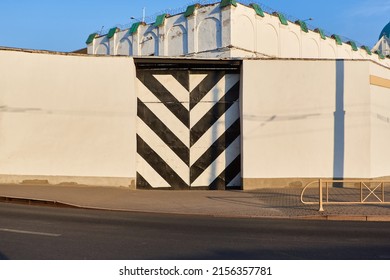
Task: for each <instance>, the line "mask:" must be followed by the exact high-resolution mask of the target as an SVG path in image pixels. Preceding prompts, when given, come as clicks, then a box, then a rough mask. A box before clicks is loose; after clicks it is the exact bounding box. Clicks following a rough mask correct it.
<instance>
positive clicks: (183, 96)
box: [153, 75, 190, 110]
mask: <svg viewBox="0 0 390 280" xmlns="http://www.w3.org/2000/svg"><path fill="white" fill-rule="evenodd" d="M153 76H154V77H155V78H156V79H157V80H158V81H159V82H160V83H161V84H162V85H163V86H164V87H165V88H166V89H167V90H168V91H169V92H170V93H171V94H172V95H173V96H174V97H175V98H176V99H177V100H178V101H179V102H180V103H181V104H182V105H183V106H184V107H185V108H186V109H187V110H190V93H189V92H188V90H187V89H186V88H184V87H183V86H182V85H181V84H180V83H179V82H178V81H177V80H176V79H175V78H174V77H173V76H172V75H153Z"/></svg>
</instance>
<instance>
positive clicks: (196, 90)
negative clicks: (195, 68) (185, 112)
mask: <svg viewBox="0 0 390 280" xmlns="http://www.w3.org/2000/svg"><path fill="white" fill-rule="evenodd" d="M224 75H225V72H224V71H214V72H211V73H209V74H208V75H207V76H206V77H205V78H204V79H203V80H202V81H201V82H200V83H199V84H198V85H197V86H195V87H193V90H192V91H191V94H190V109H191V110H192V109H193V108H194V107H195V106H196V105H197V104H198V103H199V102H200V101H201V100H202V99H203V97H204V96H205V95H207V93H209V92H210V91H211V89H212V88H214V87H215V84H217V83H218V82H219V81H220V80H221V79H222V78H223V77H224ZM191 76H192V75H190V85H192V84H194V82H195V81H196V82H199V79H198V78H199V76H196V77H194V78H191Z"/></svg>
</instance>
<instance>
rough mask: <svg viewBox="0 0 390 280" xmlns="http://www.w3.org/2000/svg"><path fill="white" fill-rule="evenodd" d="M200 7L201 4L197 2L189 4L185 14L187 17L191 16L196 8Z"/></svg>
mask: <svg viewBox="0 0 390 280" xmlns="http://www.w3.org/2000/svg"><path fill="white" fill-rule="evenodd" d="M199 7H200V4H198V3H196V4H194V5H191V6H188V7H187V9H186V11H185V12H184V16H185V17H189V16H192V15H193V14H194V13H195V11H196V9H197V8H199Z"/></svg>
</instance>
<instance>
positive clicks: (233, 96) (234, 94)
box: [219, 81, 240, 102]
mask: <svg viewBox="0 0 390 280" xmlns="http://www.w3.org/2000/svg"><path fill="white" fill-rule="evenodd" d="M239 98H240V81H238V82H237V83H235V85H234V86H232V87H231V88H230V89H229V90H228V91H227V92H226V94H225V95H224V96H223V97H222V98H221V100H220V101H219V102H235V101H237V100H238V99H239Z"/></svg>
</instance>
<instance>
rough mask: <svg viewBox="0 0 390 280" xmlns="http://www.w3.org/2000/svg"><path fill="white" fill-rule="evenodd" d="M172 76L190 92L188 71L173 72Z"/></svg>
mask: <svg viewBox="0 0 390 280" xmlns="http://www.w3.org/2000/svg"><path fill="white" fill-rule="evenodd" d="M172 76H173V77H174V78H175V79H176V80H177V81H178V82H179V83H180V84H181V85H182V86H183V87H184V88H185V89H186V90H187V91H190V74H189V73H188V71H173V72H172Z"/></svg>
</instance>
